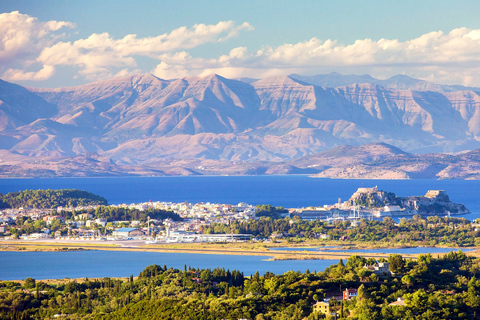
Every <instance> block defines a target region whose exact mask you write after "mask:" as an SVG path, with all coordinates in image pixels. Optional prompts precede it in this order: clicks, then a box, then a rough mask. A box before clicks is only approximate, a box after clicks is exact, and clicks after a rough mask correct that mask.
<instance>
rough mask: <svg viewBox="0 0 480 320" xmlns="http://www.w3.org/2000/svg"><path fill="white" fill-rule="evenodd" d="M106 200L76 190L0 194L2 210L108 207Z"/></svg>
mask: <svg viewBox="0 0 480 320" xmlns="http://www.w3.org/2000/svg"><path fill="white" fill-rule="evenodd" d="M107 204H108V202H107V200H106V199H105V198H102V197H100V196H97V195H95V194H93V193H90V192H87V191H82V190H76V189H60V190H50V189H47V190H24V191H18V192H10V193H7V194H6V195H3V194H0V208H2V207H3V208H20V207H29V208H42V209H46V208H57V207H77V206H88V205H107Z"/></svg>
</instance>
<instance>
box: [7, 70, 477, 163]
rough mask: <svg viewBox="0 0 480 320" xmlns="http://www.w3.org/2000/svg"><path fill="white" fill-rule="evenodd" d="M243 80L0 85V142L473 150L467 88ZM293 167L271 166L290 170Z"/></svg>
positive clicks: (258, 151)
mask: <svg viewBox="0 0 480 320" xmlns="http://www.w3.org/2000/svg"><path fill="white" fill-rule="evenodd" d="M312 79H313V80H312ZM314 80H315V81H317V82H316V83H315V84H312V83H313V82H315V81H314ZM248 82H250V81H246V82H245V81H238V80H230V79H226V78H223V77H220V76H218V75H209V76H206V77H191V78H188V77H187V78H183V79H176V80H171V81H166V80H162V79H159V78H156V77H155V76H152V75H149V74H146V75H133V76H128V77H122V78H115V79H111V80H107V81H101V82H96V83H91V84H87V85H84V86H78V87H69V88H59V89H33V88H31V89H30V90H31V91H28V90H26V89H25V88H22V87H20V86H16V85H13V84H9V83H7V82H0V99H1V101H2V104H1V105H0V112H3V113H2V114H0V124H2V127H1V128H0V148H3V149H5V150H10V151H14V152H16V153H20V154H25V155H29V156H32V157H34V156H57V157H58V156H76V155H81V154H84V153H98V154H99V155H101V156H107V157H109V159H110V160H111V161H113V162H114V163H117V162H118V163H119V164H123V165H127V164H128V165H137V164H143V165H149V164H150V163H156V161H157V160H158V159H178V158H182V159H211V160H233V161H251V162H253V161H276V162H282V161H287V160H291V159H295V158H299V157H303V156H308V155H311V154H315V153H318V152H321V151H324V150H328V149H331V148H334V147H338V146H342V145H352V146H358V145H363V144H369V143H374V142H385V143H388V144H391V145H395V146H397V147H399V148H401V149H404V150H407V151H409V152H412V151H415V152H420V153H426V152H439V151H447V152H458V151H464V150H471V149H475V148H479V147H480V134H479V132H480V111H479V109H480V97H479V94H478V93H477V92H475V91H473V90H462V91H458V89H459V87H455V88H454V86H451V88H450V87H448V88H447V87H444V86H440V87H438V86H437V87H435V85H433V84H431V83H428V82H425V81H421V80H416V79H412V78H408V77H405V76H396V77H392V78H390V79H387V80H376V79H373V78H372V77H370V76H342V75H339V74H329V75H318V76H314V77H301V76H295V75H292V76H289V77H271V78H266V79H261V80H258V81H254V82H251V83H248ZM360 82H361V83H360ZM329 83H334V84H335V85H336V87H330V86H329V85H328V84H329ZM317 84H323V85H324V86H319V85H317ZM381 84H383V85H381ZM2 88H4V89H2ZM407 88H416V90H407ZM432 88H433V89H435V91H431V90H433V89H432ZM400 89H401V90H400ZM423 90H430V91H423ZM455 90H457V91H455ZM447 91H448V92H447ZM332 161H333V160H332ZM290 165H292V164H288V165H287V166H286V167H283V169H278V170H280V171H281V170H295V169H294V168H290V167H288V166H290ZM330 165H331V164H322V166H330ZM292 166H293V167H295V165H292ZM279 168H280V167H279ZM285 168H287V169H285ZM190 169H191V168H190ZM445 169H446V167H445Z"/></svg>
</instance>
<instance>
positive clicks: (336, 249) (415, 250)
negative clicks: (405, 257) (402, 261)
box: [270, 247, 473, 254]
mask: <svg viewBox="0 0 480 320" xmlns="http://www.w3.org/2000/svg"><path fill="white" fill-rule="evenodd" d="M325 249H328V247H316V248H286V247H285V248H270V250H280V251H321V250H325ZM458 250H462V251H463V252H467V251H472V250H473V249H453V248H430V247H416V248H383V249H341V248H340V247H334V248H332V249H328V250H325V251H327V252H358V253H386V254H392V253H397V254H413V253H418V254H427V253H432V254H434V253H447V252H451V251H458Z"/></svg>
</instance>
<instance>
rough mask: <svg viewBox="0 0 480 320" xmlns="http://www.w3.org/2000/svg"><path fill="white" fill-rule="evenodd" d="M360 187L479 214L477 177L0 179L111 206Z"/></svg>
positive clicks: (267, 199)
mask: <svg viewBox="0 0 480 320" xmlns="http://www.w3.org/2000/svg"><path fill="white" fill-rule="evenodd" d="M362 186H363V187H371V186H378V188H379V189H381V190H385V191H390V192H394V193H395V194H397V195H398V196H409V195H423V194H425V193H426V192H427V190H429V189H443V190H446V191H447V194H448V195H449V196H450V200H452V201H453V202H459V203H463V204H465V205H466V206H467V208H468V209H470V211H472V214H470V215H465V216H464V217H465V218H467V219H476V218H480V181H474V180H470V181H464V180H336V179H315V178H310V177H308V176H298V175H286V176H240V177H235V176H227V177H226V176H193V177H121V178H51V179H50V178H48V179H0V192H1V193H8V192H12V191H19V190H25V189H46V188H49V189H62V188H75V189H81V190H87V191H90V192H93V193H95V194H98V195H101V196H103V197H105V198H106V199H107V200H108V201H109V203H111V204H120V203H134V202H136V203H138V202H145V201H149V200H152V201H172V202H183V201H189V202H192V203H196V202H219V203H230V204H236V203H238V202H242V201H244V202H247V203H250V204H254V205H256V204H272V205H275V206H284V207H307V206H321V205H324V204H332V203H335V202H337V201H338V198H341V199H342V200H347V199H348V198H349V197H350V196H351V195H352V193H353V192H355V191H356V190H357V188H359V187H362Z"/></svg>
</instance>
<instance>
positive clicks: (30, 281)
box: [24, 278, 35, 289]
mask: <svg viewBox="0 0 480 320" xmlns="http://www.w3.org/2000/svg"><path fill="white" fill-rule="evenodd" d="M24 287H25V288H27V289H31V288H35V279H33V278H26V279H25V284H24Z"/></svg>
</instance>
